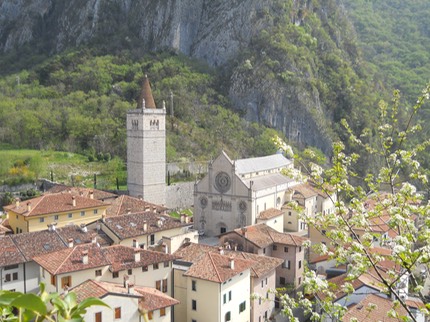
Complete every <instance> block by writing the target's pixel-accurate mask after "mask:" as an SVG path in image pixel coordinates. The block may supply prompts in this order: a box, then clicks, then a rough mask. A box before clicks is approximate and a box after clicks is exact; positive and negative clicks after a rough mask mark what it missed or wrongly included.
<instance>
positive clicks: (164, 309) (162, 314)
mask: <svg viewBox="0 0 430 322" xmlns="http://www.w3.org/2000/svg"><path fill="white" fill-rule="evenodd" d="M165 315H166V308H165V307H162V308H161V309H160V316H165Z"/></svg>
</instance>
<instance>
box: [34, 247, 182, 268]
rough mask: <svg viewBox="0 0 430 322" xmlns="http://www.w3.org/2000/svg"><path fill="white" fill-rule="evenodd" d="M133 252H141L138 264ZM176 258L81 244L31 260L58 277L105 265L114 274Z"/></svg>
mask: <svg viewBox="0 0 430 322" xmlns="http://www.w3.org/2000/svg"><path fill="white" fill-rule="evenodd" d="M84 251H88V262H87V263H86V264H84V263H83V260H82V258H83V253H84ZM136 251H138V252H139V253H140V261H137V262H136V261H135V257H134V254H135V252H136ZM175 258H176V256H174V255H170V254H165V253H160V252H154V251H148V250H144V249H140V248H137V249H136V248H133V247H128V246H123V245H113V246H110V247H104V248H101V247H98V246H97V245H95V244H83V245H77V246H74V247H71V248H67V249H63V250H60V251H57V252H54V253H49V254H45V255H40V256H37V257H34V261H35V262H36V263H38V264H39V265H40V266H42V267H43V268H44V269H46V270H47V271H48V272H49V273H51V274H53V275H57V274H62V273H68V272H75V271H80V270H84V269H89V268H95V267H103V266H107V265H109V266H110V269H111V271H112V272H117V271H121V270H126V269H129V268H134V267H143V266H148V265H151V264H154V263H161V262H166V261H172V260H174V259H175Z"/></svg>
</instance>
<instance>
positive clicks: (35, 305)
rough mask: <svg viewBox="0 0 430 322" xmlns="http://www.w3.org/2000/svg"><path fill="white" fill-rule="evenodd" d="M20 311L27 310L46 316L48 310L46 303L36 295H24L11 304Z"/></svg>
mask: <svg viewBox="0 0 430 322" xmlns="http://www.w3.org/2000/svg"><path fill="white" fill-rule="evenodd" d="M10 305H11V306H14V307H16V308H19V309H26V310H30V311H34V312H36V313H39V314H40V315H46V314H47V312H48V310H47V309H46V305H45V303H43V301H42V300H41V299H40V297H38V296H37V295H35V294H31V293H29V294H22V295H21V296H19V297H17V298H16V299H15V300H13V301H12V302H11V303H10Z"/></svg>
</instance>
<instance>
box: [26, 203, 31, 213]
mask: <svg viewBox="0 0 430 322" xmlns="http://www.w3.org/2000/svg"><path fill="white" fill-rule="evenodd" d="M30 211H31V202H30V201H29V202H27V212H30Z"/></svg>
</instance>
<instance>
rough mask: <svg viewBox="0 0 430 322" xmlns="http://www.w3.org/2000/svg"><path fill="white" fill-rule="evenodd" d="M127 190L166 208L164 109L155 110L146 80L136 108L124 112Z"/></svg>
mask: <svg viewBox="0 0 430 322" xmlns="http://www.w3.org/2000/svg"><path fill="white" fill-rule="evenodd" d="M127 187H128V191H129V194H130V195H131V196H133V197H141V198H143V200H145V201H147V202H151V203H154V204H157V205H165V204H166V108H165V105H164V102H163V108H161V109H160V108H157V107H156V105H155V102H154V98H153V96H152V91H151V86H150V83H149V80H148V78H147V77H146V76H145V79H144V81H143V86H142V91H141V95H140V98H139V101H138V104H137V108H136V109H134V110H130V111H128V112H127Z"/></svg>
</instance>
